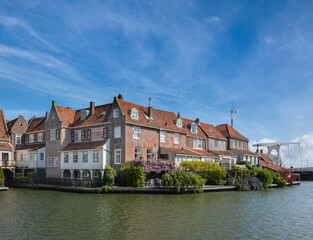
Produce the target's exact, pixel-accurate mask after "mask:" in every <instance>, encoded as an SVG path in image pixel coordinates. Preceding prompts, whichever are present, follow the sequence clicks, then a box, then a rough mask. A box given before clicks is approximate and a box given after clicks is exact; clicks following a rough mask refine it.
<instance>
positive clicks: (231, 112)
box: [230, 102, 237, 127]
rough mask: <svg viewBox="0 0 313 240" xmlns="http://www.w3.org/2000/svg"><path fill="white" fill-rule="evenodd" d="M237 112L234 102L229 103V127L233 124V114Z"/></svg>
mask: <svg viewBox="0 0 313 240" xmlns="http://www.w3.org/2000/svg"><path fill="white" fill-rule="evenodd" d="M236 113H237V111H236V110H235V106H234V103H233V102H232V103H231V107H230V119H231V124H230V125H231V127H233V126H234V120H233V115H235V114H236Z"/></svg>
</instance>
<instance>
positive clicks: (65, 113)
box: [55, 105, 75, 127]
mask: <svg viewBox="0 0 313 240" xmlns="http://www.w3.org/2000/svg"><path fill="white" fill-rule="evenodd" d="M55 109H56V111H57V113H58V116H59V118H60V121H61V122H62V124H63V126H65V127H68V126H69V125H70V124H71V123H73V121H74V117H75V110H73V109H72V108H70V107H67V108H65V107H61V106H57V105H55Z"/></svg>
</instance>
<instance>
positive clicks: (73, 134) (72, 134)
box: [71, 132, 75, 142]
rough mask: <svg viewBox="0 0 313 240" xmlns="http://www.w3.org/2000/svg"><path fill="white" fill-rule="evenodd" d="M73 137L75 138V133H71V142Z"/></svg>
mask: <svg viewBox="0 0 313 240" xmlns="http://www.w3.org/2000/svg"><path fill="white" fill-rule="evenodd" d="M74 137H75V133H74V132H71V139H72V142H74Z"/></svg>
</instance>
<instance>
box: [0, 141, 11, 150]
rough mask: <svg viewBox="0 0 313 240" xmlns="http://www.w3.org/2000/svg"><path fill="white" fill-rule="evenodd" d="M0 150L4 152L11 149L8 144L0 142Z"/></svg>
mask: <svg viewBox="0 0 313 240" xmlns="http://www.w3.org/2000/svg"><path fill="white" fill-rule="evenodd" d="M0 149H4V150H13V147H12V145H11V144H10V143H8V142H1V141H0Z"/></svg>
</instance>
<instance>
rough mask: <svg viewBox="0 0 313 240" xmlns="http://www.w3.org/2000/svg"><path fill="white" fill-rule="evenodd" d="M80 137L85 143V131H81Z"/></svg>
mask: <svg viewBox="0 0 313 240" xmlns="http://www.w3.org/2000/svg"><path fill="white" fill-rule="evenodd" d="M81 135H82V137H81V139H82V141H85V130H82V131H81Z"/></svg>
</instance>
